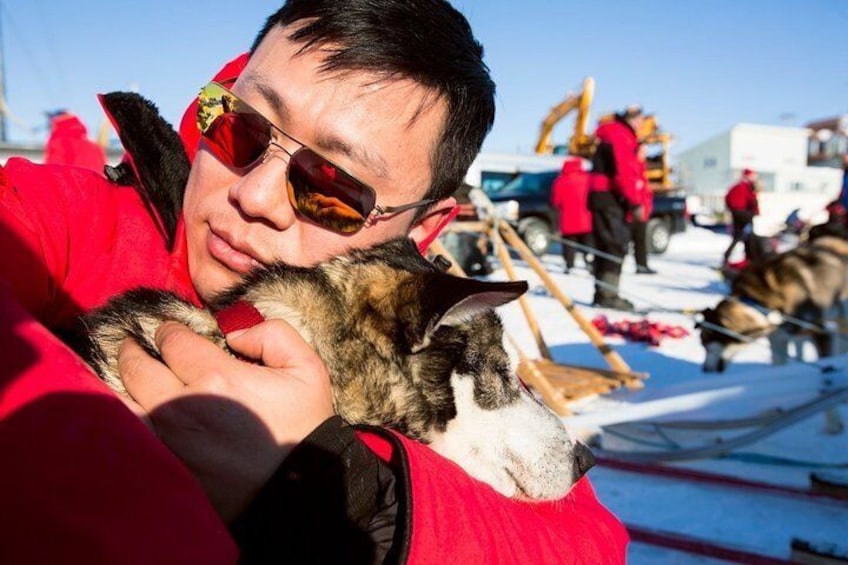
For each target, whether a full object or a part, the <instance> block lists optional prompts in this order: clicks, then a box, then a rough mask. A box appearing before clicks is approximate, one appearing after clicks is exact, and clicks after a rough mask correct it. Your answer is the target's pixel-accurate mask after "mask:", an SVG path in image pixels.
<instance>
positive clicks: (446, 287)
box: [84, 238, 593, 499]
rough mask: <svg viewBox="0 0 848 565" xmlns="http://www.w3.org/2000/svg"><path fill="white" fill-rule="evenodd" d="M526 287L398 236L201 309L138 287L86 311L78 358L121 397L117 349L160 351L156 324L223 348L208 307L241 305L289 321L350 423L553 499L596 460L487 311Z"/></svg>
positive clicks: (283, 269) (289, 269) (282, 272)
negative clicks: (129, 342)
mask: <svg viewBox="0 0 848 565" xmlns="http://www.w3.org/2000/svg"><path fill="white" fill-rule="evenodd" d="M526 290H527V284H526V283H525V282H523V281H522V282H500V283H497V282H482V281H477V280H474V279H465V278H460V277H454V276H451V275H448V274H446V273H444V272H442V271H441V270H439V269H438V268H437V267H435V266H434V265H433V264H431V263H430V262H428V261H427V260H425V259H424V258H423V257H421V255H420V254H419V253H418V251H417V249H416V247H415V244H414V243H413V242H412V241H411V240H410V239H408V238H399V239H396V240H392V241H389V242H387V243H384V244H381V245H378V246H376V247H373V248H371V249H367V250H358V251H354V252H352V253H350V254H349V255H346V256H343V257H339V258H336V259H333V260H330V261H328V262H326V263H323V264H321V265H318V266H316V267H313V268H302V267H294V266H290V265H286V264H283V263H277V264H274V265H271V266H269V267H268V268H267V269H260V270H257V271H255V272H254V273H252V274H251V275H248V277H247V278H246V280H245V281H244V282H243V283H242V284H240V285H238V286H237V287H236V288H233V289H232V290H230V291H228V292H226V293H224V294H223V295H222V296H221V297H220V298H219V299H218V300H217V301H215V303H214V304H213V305H212V306H211V311H210V310H205V309H199V308H196V307H194V306H192V305H190V304H188V303H186V302H184V301H183V300H181V299H180V298H178V297H177V296H175V295H173V294H169V293H166V292H160V291H154V290H144V289H142V290H135V291H131V292H129V293H126V294H124V295H121V296H119V297H116V298H115V299H113V300H112V301H111V302H109V303H108V304H107V305H106V306H105V307H103V308H101V309H100V310H97V311H95V312H93V313H91V314H90V315H88V316H87V317H86V318H85V320H84V322H85V324H86V326H87V328H88V335H89V339H90V344H89V350H88V354H87V356H88V359H89V360H90V361H91V363H92V365H93V366H94V367H95V369H96V371H97V372H98V373H99V375H100V376H101V377H102V378H103V379H104V380H105V381H106V382H107V383H108V384H109V385H110V386H111V387H112V388H113V389H115V390H116V391H118V392H122V393H126V391H125V389H124V386H123V384H122V383H121V379H120V375H119V374H118V371H117V354H118V349H119V347H120V344H121V343H122V342H123V340H124V339H125V338H127V337H130V336H131V337H133V338H135V339H136V340H137V341H138V342H139V343H141V344H142V346H143V347H145V348H146V349H147V350H148V351H149V352H151V354H154V355H156V354H157V351H156V347H155V345H154V340H153V336H154V333H155V331H156V329H157V327H158V326H159V325H160V324H161V323H162V322H163V321H165V320H176V321H178V322H181V323H183V324H186V325H188V326H189V327H191V328H192V329H193V330H194V331H196V332H197V333H199V334H202V335H204V336H206V337H208V338H209V339H211V340H212V341H214V342H215V343H217V344H218V345H220V346H221V347H223V348H226V345H225V340H224V336H223V334H222V332H221V330H220V329H219V327H218V324H217V323H216V319H215V316H214V314H213V313H212V312H213V311H218V310H221V309H224V308H226V307H228V306H231V305H233V304H235V303H237V302H239V301H245V302H247V303H249V304H252V305H253V306H254V307H255V308H256V309H257V310H258V311H259V312H260V313H261V314H262V316H264V317H265V318H266V319H272V318H278V319H283V320H285V321H286V322H288V323H289V324H291V325H293V326H294V327H295V328H297V329H298V331H299V332H300V333H301V335H303V336H304V338H305V339H306V340H307V341H308V342H309V343H310V344H311V345H312V346H313V347H314V348H315V350H316V352H317V353H318V355H319V356H320V357H321V358H322V359H323V361H324V363H325V364H326V366H327V368H328V370H329V372H330V378H331V381H332V385H333V394H334V405H335V409H336V412H337V413H338V414H339V415H341V416H342V417H343V418H344V419H345V420H347V421H348V422H351V423H354V424H372V425H379V426H388V427H391V428H394V429H396V430H398V431H400V432H402V433H404V434H406V435H408V436H410V437H412V438H414V439H417V440H420V441H422V442H425V443H428V444H430V445H431V446H432V448H433V449H434V450H435V451H437V452H439V453H441V454H442V455H444V456H445V457H448V458H450V459H452V460H454V461H456V462H457V463H458V464H459V465H461V466H462V467H463V468H464V469H465V470H466V471H467V472H468V473H469V474H470V475H471V476H473V477H475V478H477V479H480V480H482V481H485V482H487V483H489V484H490V485H492V486H493V487H494V488H495V489H496V490H497V491H499V492H501V493H503V494H505V495H507V496H512V495H516V494H522V495H524V496H529V497H531V498H536V499H554V498H559V497H561V496H563V495H564V494H565V493H566V492H567V491H568V490H569V488H570V487H571V485H572V484H573V483H574V482H575V481H576V480H577V479H578V478H579V477H580V476H582V475H583V474H584V473H585V472H586V471H587V470H588V468H589V467H590V466H591V465H592V461H593V459H592V456H591V453H590V452H589V450H588V449H587V448H586V447H585V446H583V445H582V444H579V443H576V442H573V441H572V440H571V438H570V437H569V435H568V433H567V432H566V430H565V428H564V427H563V425H562V422H561V421H560V420H559V418H558V417H557V416H555V415H554V414H553V413H552V412H550V411H549V410H548V409H547V408H546V407H545V406H543V405H542V404H541V403H539V402H538V401H536V400H535V398H533V397H532V396H531V395H530V393H529V392H527V391H526V390H525V389H524V388H523V387H522V385H521V383H520V382H519V380H518V378H517V377H516V376H515V373H514V371H513V370H512V367H511V366H510V361H509V358H508V355H507V353H506V351H505V350H504V348H503V328H502V325H501V321H500V319H499V318H498V316H497V315H496V314H495V312H494V311H493V308H494V307H496V306H499V305H501V304H505V303H507V302H509V301H511V300H514V299H515V298H518V297H519V296H520V295H521V294H522V293H524V292H525V291H526Z"/></svg>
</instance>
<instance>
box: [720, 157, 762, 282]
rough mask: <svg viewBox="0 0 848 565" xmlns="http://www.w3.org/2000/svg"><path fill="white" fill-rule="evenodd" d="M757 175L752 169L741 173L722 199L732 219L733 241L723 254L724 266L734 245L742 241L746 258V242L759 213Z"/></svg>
mask: <svg viewBox="0 0 848 565" xmlns="http://www.w3.org/2000/svg"><path fill="white" fill-rule="evenodd" d="M757 190H758V186H757V173H756V171H754V170H752V169H745V170H743V171H742V178H741V179H739V182H737V183H736V184H734V185H733V186H731V187H730V189H729V190H728V191H727V194H726V195H725V197H724V203H725V205H726V206H727V209H728V210H729V211H730V215H731V218H732V222H733V223H732V227H731V229H732V232H733V239H732V240H731V241H730V245H729V246H728V247H727V250H726V251H725V252H724V264H725V265H727V263H728V261H729V260H730V254H731V253H733V249H734V248H735V247H736V245H737V244H738V243H739V242H740V241H742V242H744V244H745V251H746V253H745V254H746V256H748V255H750V254H749V253H748V247H749V245H748V240H749V239H750V237H751V235H752V234H753V224H754V216H756V215H758V214H759V213H760V204H759V201H758V200H757Z"/></svg>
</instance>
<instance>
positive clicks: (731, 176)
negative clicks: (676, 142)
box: [677, 124, 842, 234]
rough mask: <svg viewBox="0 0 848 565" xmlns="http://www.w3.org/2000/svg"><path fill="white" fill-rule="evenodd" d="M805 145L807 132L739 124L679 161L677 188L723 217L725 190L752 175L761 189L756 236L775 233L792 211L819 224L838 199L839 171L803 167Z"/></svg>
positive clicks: (805, 161) (681, 156)
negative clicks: (828, 206)
mask: <svg viewBox="0 0 848 565" xmlns="http://www.w3.org/2000/svg"><path fill="white" fill-rule="evenodd" d="M809 139H810V130H808V129H807V128H797V127H778V126H763V125H755V124H738V125H736V126H734V127H732V128H731V129H730V131H727V132H725V133H722V134H721V135H718V136H716V137H714V138H712V139H709V140H707V141H705V142H703V143H701V144H699V145H696V146H695V147H692V148H691V149H689V150H687V151H684V152H682V153H681V154H680V155H678V157H677V175H678V183H679V184H680V185H681V186H683V187H684V188H685V189H686V192H687V194H690V195H695V196H698V197H700V199H701V202H702V205H703V206H704V207H706V208H708V209H712V210H716V211H721V210H724V208H725V206H724V195H725V193H726V192H727V189H728V188H729V187H730V186H731V185H733V184H734V183H735V182H736V181H737V180H738V179H739V177H740V175H741V173H742V170H743V169H745V168H750V169H754V170H755V171H757V173H758V176H759V182H760V186H761V192H760V195H759V201H760V217H759V218H758V219H757V220H755V224H754V226H755V229H756V231H757V232H758V233H763V234H766V233H770V232H773V231H775V230H777V229H779V228H780V227H781V226H782V223H783V220H785V219H786V217H787V216H788V215H789V214H790V213H791V212H792V211H793V210H799V214H800V216H801V218H803V219H807V220H813V221H816V222H818V221H821V220H822V219H823V218H826V216H827V214H826V212H824V207H825V205H826V204H827V203H828V202H830V201H831V200H833V199H835V198H836V197H837V195H838V194H839V190H840V188H841V185H842V171H841V169H837V168H832V167H809V166H807V153H808V149H809Z"/></svg>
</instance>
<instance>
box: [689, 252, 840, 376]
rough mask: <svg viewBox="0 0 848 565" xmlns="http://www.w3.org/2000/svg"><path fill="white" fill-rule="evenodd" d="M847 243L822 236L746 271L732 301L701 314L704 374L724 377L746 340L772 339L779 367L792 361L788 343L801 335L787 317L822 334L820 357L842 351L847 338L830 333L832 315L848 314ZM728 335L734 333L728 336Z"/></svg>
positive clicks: (733, 288) (735, 283) (818, 336)
mask: <svg viewBox="0 0 848 565" xmlns="http://www.w3.org/2000/svg"><path fill="white" fill-rule="evenodd" d="M846 307H848V241H846V240H844V239H842V238H839V237H831V236H822V237H819V238H817V239H815V240H812V241H810V242H808V243H805V244H803V245H800V246H798V247H796V248H795V249H790V250H789V251H786V252H784V253H780V254H777V255H773V256H771V257H767V258H765V259H762V260H760V261H757V262H755V263H752V264H751V265H749V266H748V267H745V268H744V269H743V270H742V271H741V272H740V273H739V274H738V275H737V276H736V277H735V278H734V279H733V282H732V284H731V292H730V296H728V297H727V298H725V299H723V300H722V301H721V302H719V303H718V304H717V305H716V306H715V307H714V308H707V309H706V310H704V311H703V312H702V315H703V320H704V322H706V323H701V324H700V325H701V343H702V344H703V346H704V349H705V352H706V356H705V360H704V365H703V369H704V371H705V372H716V371H718V372H722V371H724V369H725V368H726V366H727V364H728V363H729V361H730V358H731V357H732V355H733V353H734V352H735V351H736V350H738V349H739V348H740V347H741V346H743V345H744V344H745V343H746V342H747V341H750V340H753V339H757V338H760V337H766V336H767V337H768V338H769V341H770V344H771V349H772V360H773V362H774V363H775V364H783V363H785V362H786V361H787V355H788V352H787V348H788V342H789V341H790V340H791V339H792V338H793V337H795V336H797V335H798V333H799V327H798V325H797V324H795V323H789V322H785V319H784V316H792V317H794V318H800V319H802V320H804V321H805V322H811V323H812V324H815V325H817V326H819V327H820V328H821V329H820V330H818V331H816V332H814V333H813V334H812V337H813V340H814V343H815V345H816V348H817V349H818V352H819V356H822V357H824V356H828V355H833V354H836V353H840V352H842V350H843V349H844V343H843V341H844V337H843V336H841V335H839V334H838V332H837V333H834V332H833V331H830V330H828V329H827V328H826V320H827V318H828V317H831V313H832V312H831V311H832V310H836V317H837V318H839V319H844V318H845V317H846V313H848V308H846ZM724 330H729V331H727V332H725V331H724Z"/></svg>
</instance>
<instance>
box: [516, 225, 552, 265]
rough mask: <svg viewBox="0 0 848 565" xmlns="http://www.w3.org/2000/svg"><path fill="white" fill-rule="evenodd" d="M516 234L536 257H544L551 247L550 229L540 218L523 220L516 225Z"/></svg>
mask: <svg viewBox="0 0 848 565" xmlns="http://www.w3.org/2000/svg"><path fill="white" fill-rule="evenodd" d="M518 233H519V235H520V236H521V239H523V240H524V243H526V244H527V247H529V248H530V251H532V252H533V253H534V254H536V255H538V256H540V257H541V256H542V255H544V254H545V253H546V252H547V251H548V247H550V245H551V228H550V226H549V225H548V224H547V223H546V222H545V221H544V220H542V219H540V218H524V219H523V220H521V221H520V222H519V223H518Z"/></svg>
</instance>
